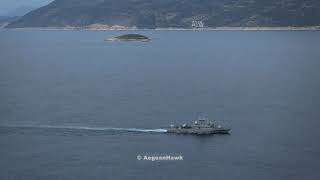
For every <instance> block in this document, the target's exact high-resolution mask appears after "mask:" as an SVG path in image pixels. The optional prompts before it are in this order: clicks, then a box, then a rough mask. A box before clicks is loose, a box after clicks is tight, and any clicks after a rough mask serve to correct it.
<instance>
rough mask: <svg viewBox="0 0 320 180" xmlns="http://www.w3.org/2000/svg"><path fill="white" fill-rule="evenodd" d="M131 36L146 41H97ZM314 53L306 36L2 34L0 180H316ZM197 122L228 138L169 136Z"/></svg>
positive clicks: (319, 103) (318, 116)
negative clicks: (216, 127) (224, 130)
mask: <svg viewBox="0 0 320 180" xmlns="http://www.w3.org/2000/svg"><path fill="white" fill-rule="evenodd" d="M127 33H135V34H142V35H145V36H148V37H149V38H150V39H151V41H149V42H121V41H119V42H107V41H104V40H105V39H108V38H111V37H114V36H117V35H123V34H127ZM319 47H320V32H319V31H308V30H305V31H237V30H234V31H170V30H161V31H157V30H137V31H87V30H69V31H66V30H56V31H53V30H51V31H48V30H4V29H2V30H0V179H1V180H122V179H130V180H135V179H136V180H141V179H150V180H166V179H174V180H199V179H201V180H212V179H216V180H256V179H259V180H270V179H272V180H284V179H290V180H301V179H307V180H319V179H320V171H319V162H320V141H319V137H320V130H319V129H320V93H319V92H320V49H319ZM199 113H201V114H203V113H205V114H206V116H207V117H208V118H209V119H210V120H212V121H213V122H214V123H216V124H220V125H223V126H227V127H231V132H230V134H228V135H209V136H194V135H175V134H169V133H166V130H165V129H166V127H168V126H170V124H174V125H178V124H184V123H192V122H193V121H194V120H196V118H197V116H198V114H199ZM161 157H180V159H178V160H177V159H161Z"/></svg>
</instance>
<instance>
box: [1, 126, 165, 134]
mask: <svg viewBox="0 0 320 180" xmlns="http://www.w3.org/2000/svg"><path fill="white" fill-rule="evenodd" d="M6 127H16V128H19V127H20V128H47V129H71V130H72V129H74V130H92V131H126V132H154V133H165V132H167V130H166V129H142V128H114V127H87V126H51V125H46V126H43V125H34V126H30V125H29V126H28V125H27V126H6Z"/></svg>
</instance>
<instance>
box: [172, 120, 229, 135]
mask: <svg viewBox="0 0 320 180" xmlns="http://www.w3.org/2000/svg"><path fill="white" fill-rule="evenodd" d="M230 130H231V129H230V128H226V127H222V126H221V125H216V124H214V123H213V122H212V121H209V120H208V118H206V117H204V116H199V117H198V119H197V120H196V121H194V122H193V124H191V125H189V124H182V125H178V126H175V125H173V124H172V125H170V127H169V128H168V129H167V132H168V133H176V134H194V135H206V134H229V131H230Z"/></svg>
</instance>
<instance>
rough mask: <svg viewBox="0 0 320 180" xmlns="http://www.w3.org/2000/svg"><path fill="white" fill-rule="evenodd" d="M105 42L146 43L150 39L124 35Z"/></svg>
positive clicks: (141, 36) (142, 36) (135, 35)
mask: <svg viewBox="0 0 320 180" xmlns="http://www.w3.org/2000/svg"><path fill="white" fill-rule="evenodd" d="M106 41H143V42H147V41H150V38H148V37H147V36H144V35H141V34H124V35H120V36H115V37H112V38H109V39H106Z"/></svg>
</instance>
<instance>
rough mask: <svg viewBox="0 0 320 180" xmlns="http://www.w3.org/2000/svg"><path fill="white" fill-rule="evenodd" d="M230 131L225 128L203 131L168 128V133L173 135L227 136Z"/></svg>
mask: <svg viewBox="0 0 320 180" xmlns="http://www.w3.org/2000/svg"><path fill="white" fill-rule="evenodd" d="M229 131H230V129H226V128H205V129H192V128H190V129H184V128H169V129H167V132H168V133H174V134H193V135H208V134H229Z"/></svg>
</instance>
